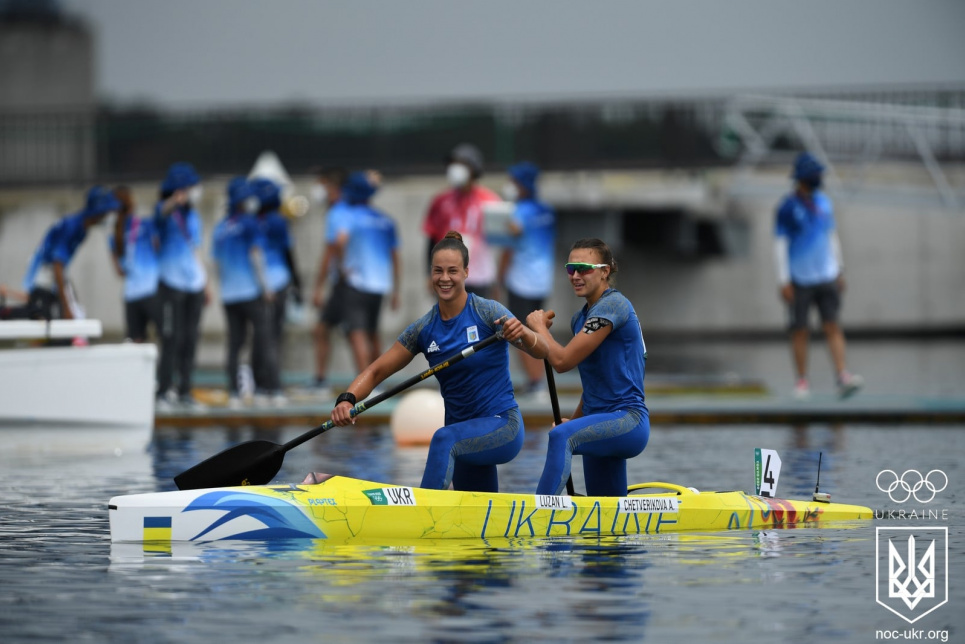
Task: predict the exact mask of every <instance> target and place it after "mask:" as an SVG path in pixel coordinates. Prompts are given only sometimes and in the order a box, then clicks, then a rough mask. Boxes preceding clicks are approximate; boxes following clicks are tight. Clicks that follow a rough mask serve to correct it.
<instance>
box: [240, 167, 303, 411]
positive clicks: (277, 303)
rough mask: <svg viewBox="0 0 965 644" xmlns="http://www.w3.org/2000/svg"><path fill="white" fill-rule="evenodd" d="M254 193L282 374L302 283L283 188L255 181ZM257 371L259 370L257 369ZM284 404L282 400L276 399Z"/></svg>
mask: <svg viewBox="0 0 965 644" xmlns="http://www.w3.org/2000/svg"><path fill="white" fill-rule="evenodd" d="M251 186H252V190H254V192H255V196H256V197H257V198H258V203H259V206H258V216H257V219H256V220H257V222H258V227H259V231H260V233H261V239H262V243H263V245H264V259H265V282H266V285H267V287H268V309H269V315H268V321H269V327H270V330H271V334H270V336H271V342H272V344H273V345H274V354H275V356H276V357H277V359H276V361H275V365H276V368H277V369H278V370H279V371H280V370H281V356H282V341H283V339H284V331H285V307H286V304H287V300H288V298H289V297H291V298H292V299H293V300H294V301H295V302H296V303H298V304H301V301H302V295H301V280H300V279H299V278H298V271H297V270H296V269H295V256H294V248H293V247H292V243H291V237H290V235H289V233H288V221H287V220H286V219H285V217H284V216H283V215H282V214H281V212H280V211H279V209H280V208H281V188H280V187H279V185H278V184H276V183H275V182H274V181H271V180H270V179H262V178H259V179H254V180H253V181H252V182H251ZM254 369H255V371H257V370H258V368H257V367H254ZM275 402H276V403H280V398H279V399H276V401H275Z"/></svg>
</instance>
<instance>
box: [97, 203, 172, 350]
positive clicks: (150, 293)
mask: <svg viewBox="0 0 965 644" xmlns="http://www.w3.org/2000/svg"><path fill="white" fill-rule="evenodd" d="M114 196H115V197H117V201H118V203H119V204H120V210H119V211H118V213H117V220H116V222H115V224H114V230H113V231H111V232H112V234H111V236H110V237H109V238H108V244H109V246H110V251H111V260H112V261H113V263H114V270H115V271H117V274H118V275H119V276H120V277H122V278H123V279H124V323H125V327H126V331H125V337H126V338H127V339H129V340H131V341H133V342H147V339H148V334H147V328H148V324H151V325H153V326H154V333H155V335H157V336H158V337H160V329H161V304H160V300H159V298H158V274H159V268H158V258H157V249H158V237H157V230H156V229H155V227H154V219H153V218H151V217H138V216H137V212H136V204H135V202H134V196H133V194H132V193H131V189H130V188H128V187H127V186H118V187H117V188H114Z"/></svg>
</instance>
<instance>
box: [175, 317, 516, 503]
mask: <svg viewBox="0 0 965 644" xmlns="http://www.w3.org/2000/svg"><path fill="white" fill-rule="evenodd" d="M502 337H503V336H502V333H497V334H494V335H491V336H489V337H488V338H486V339H485V340H483V341H482V342H479V343H477V344H474V345H472V346H469V347H467V348H465V349H463V350H462V351H461V352H460V353H457V354H456V355H454V356H452V357H450V358H449V359H448V360H443V361H442V362H440V363H439V364H437V365H436V366H434V367H430V368H429V369H426V370H425V371H423V372H422V373H420V374H418V375H416V376H413V377H411V378H409V379H408V380H406V381H405V382H403V383H400V384H398V385H396V386H395V387H393V388H392V389H389V390H388V391H386V392H384V393H381V394H379V395H378V396H375V397H374V398H369V399H367V400H363V401H362V402H360V403H358V404H357V405H355V408H354V409H352V412H351V413H352V416H357V415H359V414H361V413H362V412H363V411H365V410H366V409H369V408H370V407H374V406H376V405H378V404H379V403H380V402H382V401H383V400H385V399H387V398H391V397H392V396H394V395H396V394H397V393H399V392H400V391H403V390H405V389H408V388H409V387H411V386H412V385H414V384H416V383H419V382H422V381H423V380H425V379H426V378H428V377H429V376H434V375H435V374H437V373H439V372H440V371H442V370H443V369H445V368H447V367H449V366H451V365H454V364H456V363H457V362H459V361H461V360H464V359H466V358H468V357H469V356H471V355H472V354H474V353H476V352H478V351H481V350H483V349H485V348H486V347H488V346H489V345H491V344H495V343H496V342H498V341H499V340H501V339H502ZM333 427H335V423H333V422H332V421H331V420H328V421H326V422H325V423H323V424H321V425H319V426H318V427H316V428H315V429H313V430H311V431H309V432H305V433H304V434H302V435H301V436H299V437H297V438H293V439H292V440H290V441H288V442H287V443H285V444H284V445H278V444H277V443H272V442H271V441H266V440H256V441H247V442H245V443H241V444H239V445H235V446H234V447H229V448H228V449H226V450H224V451H222V452H219V453H217V454H215V455H214V456H212V457H210V458H208V459H207V460H204V461H202V462H201V463H198V464H197V465H195V466H194V467H192V468H190V469H187V470H185V471H183V472H181V473H180V474H178V475H177V476H175V477H174V483H175V484H176V485H177V486H178V489H179V490H198V489H201V488H208V487H228V486H234V485H265V484H266V483H268V482H270V481H271V480H272V479H273V478H274V477H275V474H278V470H280V469H281V464H282V461H283V460H284V459H285V452H287V451H288V450H290V449H293V448H295V447H298V446H299V445H301V444H302V443H304V442H305V441H308V440H311V439H313V438H315V437H316V436H318V435H319V434H324V433H325V432H327V431H328V430H330V429H331V428H333Z"/></svg>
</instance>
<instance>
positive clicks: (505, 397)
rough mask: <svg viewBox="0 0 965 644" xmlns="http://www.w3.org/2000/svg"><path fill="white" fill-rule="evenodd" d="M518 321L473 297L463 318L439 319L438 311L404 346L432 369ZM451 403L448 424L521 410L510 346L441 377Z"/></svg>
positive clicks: (409, 333)
mask: <svg viewBox="0 0 965 644" xmlns="http://www.w3.org/2000/svg"><path fill="white" fill-rule="evenodd" d="M503 316H506V317H507V318H511V317H513V316H512V314H511V313H510V312H509V311H508V310H507V309H506V307H505V306H503V305H502V304H500V303H499V302H495V301H493V300H487V299H484V298H481V297H477V296H476V295H474V294H472V293H470V294H469V299H468V300H467V301H466V306H465V307H464V308H463V310H462V312H460V313H459V315H457V316H456V317H454V318H452V319H451V320H443V319H442V318H441V317H440V316H439V305H438V304H436V305H435V306H433V307H432V309H431V310H430V311H429V312H428V313H426V314H425V315H423V316H422V317H421V318H419V319H418V320H416V321H415V322H413V323H412V324H410V325H409V326H408V327H407V328H406V330H405V331H403V332H402V335H400V336H399V344H401V345H402V346H403V347H405V348H406V350H408V351H410V352H411V353H422V354H423V355H424V356H425V357H426V360H428V362H429V365H430V366H433V367H434V366H435V365H437V364H439V363H440V362H442V361H443V360H445V359H446V358H449V357H451V356H454V355H456V354H457V353H459V352H460V351H462V350H463V349H465V348H466V347H468V346H469V345H471V344H475V343H477V342H480V341H482V340H485V339H486V338H488V337H489V336H491V335H493V334H494V333H495V332H496V329H497V326H496V320H498V319H499V318H501V317H503ZM436 378H437V379H438V380H439V387H440V389H441V391H442V398H443V399H444V400H445V401H446V424H447V425H449V424H452V423H457V422H462V421H465V420H470V419H472V418H481V417H484V416H495V415H496V414H499V413H502V412H504V411H506V410H507V409H512V408H513V407H516V399H515V398H514V397H513V383H512V381H511V380H510V377H509V345H507V344H506V343H505V342H498V343H496V344H495V345H493V346H490V347H487V348H485V349H483V350H482V351H481V352H480V353H478V354H473V355H471V356H469V357H468V358H466V359H465V360H463V361H461V362H458V363H456V364H454V365H452V366H451V367H447V368H446V369H443V370H442V371H440V372H439V373H437V374H436Z"/></svg>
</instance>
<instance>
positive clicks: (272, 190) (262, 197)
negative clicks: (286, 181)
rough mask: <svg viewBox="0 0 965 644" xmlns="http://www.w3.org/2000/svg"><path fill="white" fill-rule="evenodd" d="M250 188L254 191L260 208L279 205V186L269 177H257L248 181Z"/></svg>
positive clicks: (277, 206) (278, 206)
mask: <svg viewBox="0 0 965 644" xmlns="http://www.w3.org/2000/svg"><path fill="white" fill-rule="evenodd" d="M250 184H251V189H252V191H254V194H255V196H256V197H258V201H259V202H261V207H262V208H280V207H281V188H280V187H279V186H278V184H277V183H275V182H274V181H272V180H271V179H265V178H262V177H259V178H257V179H252V180H251V181H250Z"/></svg>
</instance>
